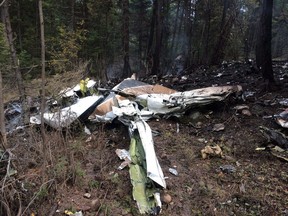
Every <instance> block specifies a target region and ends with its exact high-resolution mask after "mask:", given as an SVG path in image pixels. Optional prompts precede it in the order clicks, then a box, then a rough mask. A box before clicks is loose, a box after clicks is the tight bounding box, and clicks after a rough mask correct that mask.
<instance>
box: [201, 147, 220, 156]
mask: <svg viewBox="0 0 288 216" xmlns="http://www.w3.org/2000/svg"><path fill="white" fill-rule="evenodd" d="M201 155H202V158H203V159H206V158H207V157H209V156H212V157H215V156H216V157H223V153H222V149H221V148H220V146H219V145H216V146H210V145H207V146H205V148H204V149H202V150H201Z"/></svg>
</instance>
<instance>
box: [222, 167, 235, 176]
mask: <svg viewBox="0 0 288 216" xmlns="http://www.w3.org/2000/svg"><path fill="white" fill-rule="evenodd" d="M219 169H220V170H221V171H222V172H223V173H227V174H230V173H234V172H236V168H235V167H234V166H232V165H222V166H220V167H219Z"/></svg>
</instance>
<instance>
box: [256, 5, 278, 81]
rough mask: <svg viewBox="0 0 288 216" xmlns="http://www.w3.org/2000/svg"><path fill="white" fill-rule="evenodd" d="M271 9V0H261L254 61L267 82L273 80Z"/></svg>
mask: <svg viewBox="0 0 288 216" xmlns="http://www.w3.org/2000/svg"><path fill="white" fill-rule="evenodd" d="M272 11H273V0H263V3H262V12H261V17H260V21H259V28H258V40H257V44H256V63H257V67H258V68H259V70H260V72H261V73H262V76H263V78H264V80H265V81H266V82H268V84H271V83H274V82H275V80H274V74H273V69H272V56H271V39H272Z"/></svg>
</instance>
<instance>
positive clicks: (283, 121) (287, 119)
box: [273, 109, 288, 128]
mask: <svg viewBox="0 0 288 216" xmlns="http://www.w3.org/2000/svg"><path fill="white" fill-rule="evenodd" d="M273 117H274V118H275V121H276V122H277V123H278V124H279V125H280V126H281V127H283V128H288V109H285V110H284V111H283V112H281V113H280V114H278V115H274V116H273Z"/></svg>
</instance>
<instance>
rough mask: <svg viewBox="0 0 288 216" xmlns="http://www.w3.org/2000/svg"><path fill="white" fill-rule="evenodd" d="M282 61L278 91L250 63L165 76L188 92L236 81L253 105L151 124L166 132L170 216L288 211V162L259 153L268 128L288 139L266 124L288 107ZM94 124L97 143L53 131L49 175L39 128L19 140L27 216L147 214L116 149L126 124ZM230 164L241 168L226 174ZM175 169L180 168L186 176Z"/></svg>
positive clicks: (227, 104)
mask: <svg viewBox="0 0 288 216" xmlns="http://www.w3.org/2000/svg"><path fill="white" fill-rule="evenodd" d="M283 65H284V62H277V63H274V72H275V80H276V82H277V85H275V88H273V89H268V88H267V85H265V84H263V80H262V78H261V74H259V73H258V72H257V71H255V70H254V69H253V67H252V66H251V65H248V64H243V63H240V62H232V63H227V64H224V65H222V66H221V67H218V68H216V67H215V68H198V69H197V70H195V71H193V72H191V74H190V75H189V76H186V77H185V79H183V78H182V79H181V78H180V77H179V78H175V77H174V78H169V77H166V78H163V79H161V80H159V82H162V84H164V85H166V86H168V87H171V88H174V89H176V90H180V91H184V90H190V89H196V88H202V87H209V86H212V85H214V86H215V85H218V86H221V85H236V84H237V85H242V87H243V91H244V94H245V95H246V97H245V100H243V98H236V97H232V98H229V99H227V100H225V101H224V102H221V103H216V104H213V105H209V106H205V107H201V108H195V109H192V110H189V111H188V112H187V113H186V114H185V115H184V116H182V117H180V118H169V119H164V118H155V119H152V120H149V121H148V124H149V125H150V127H151V128H152V130H155V131H158V132H159V134H158V136H155V137H154V144H155V151H156V155H157V157H158V160H159V163H160V165H161V167H162V170H163V172H164V175H165V176H166V177H167V179H166V183H167V189H165V190H162V196H164V195H165V196H166V198H167V197H168V201H166V203H165V202H163V206H162V212H161V214H162V215H187V216H188V215H288V199H287V196H288V186H287V185H288V165H287V162H286V161H283V160H281V159H279V158H277V157H275V156H273V155H272V154H271V152H270V151H256V150H255V149H256V148H257V147H259V146H265V145H267V144H269V142H268V140H267V138H266V137H264V136H263V135H262V134H261V132H260V130H259V126H265V127H267V128H272V129H277V130H280V131H282V132H283V133H286V134H287V129H283V128H281V127H280V126H279V125H277V124H276V123H275V122H274V120H273V119H272V118H263V117H265V116H269V115H273V114H277V113H279V112H281V111H282V110H283V109H285V106H283V105H280V104H279V101H280V100H281V99H285V98H288V91H287V88H288V69H286V68H282V66H283ZM186 78H187V79H186ZM146 81H147V80H146ZM148 81H149V80H148ZM268 90H269V91H268ZM236 105H247V106H248V107H249V111H250V112H248V113H242V112H241V111H237V110H235V109H233V108H234V107H235V106H236ZM250 114H251V115H250ZM220 123H221V124H224V126H225V128H224V130H220V131H214V130H213V127H214V126H215V124H220ZM94 127H95V129H94V132H93V135H92V136H91V140H90V141H86V140H87V138H88V137H89V136H88V135H86V134H84V133H82V130H81V132H79V131H77V129H76V130H75V131H74V132H72V133H70V134H69V136H68V135H67V134H65V136H63V137H64V138H63V137H62V136H61V137H62V138H63V139H65V137H66V138H67V137H68V138H67V139H65V143H66V144H62V142H61V141H59V139H60V140H61V137H60V136H58V135H55V134H56V132H53V131H50V132H49V140H48V143H49V152H50V154H49V157H48V158H50V159H51V160H48V161H50V162H49V163H48V164H46V165H45V172H44V175H43V170H42V168H43V166H42V164H43V163H42V160H43V158H42V157H41V156H40V152H41V148H39V145H40V144H39V142H38V143H35V141H34V142H33V140H39V137H37V136H38V135H37V134H39V132H37V131H36V129H35V130H34V129H33V130H34V132H33V139H32V138H31V137H32V136H31V134H30V135H29V134H28V133H27V132H26V133H25V135H24V137H23V134H22V135H19V134H18V135H17V136H14V139H15V140H14V141H13V142H17V143H20V144H19V145H18V147H16V148H15V149H14V152H13V153H14V154H15V157H16V159H15V164H16V167H17V170H18V175H17V179H18V183H17V184H16V186H17V187H18V190H19V191H21V197H22V206H24V207H25V208H26V206H28V204H30V205H29V207H28V208H27V209H25V213H24V215H31V214H32V213H34V214H35V215H49V214H50V215H64V211H65V210H69V211H82V213H83V215H85V216H90V215H91V216H92V215H93V216H94V215H139V213H138V208H137V205H136V202H135V201H134V200H133V198H132V186H131V183H130V178H129V172H128V168H124V169H123V170H117V167H118V166H119V165H120V164H121V163H122V161H121V160H120V159H119V158H118V157H117V155H116V154H115V150H116V149H129V143H130V138H129V134H128V130H127V128H126V127H125V126H124V125H122V124H120V123H117V122H115V123H113V124H105V125H103V124H97V125H94ZM78 130H79V128H78ZM35 134H36V135H35ZM39 136H40V134H39ZM19 137H20V138H21V139H22V141H19ZM59 137H60V138H59ZM16 139H17V140H16ZM67 140H68V141H67ZM11 142H12V141H11ZM207 145H211V146H215V145H219V146H220V148H221V149H222V152H223V155H222V156H219V155H212V156H208V157H207V158H206V159H203V158H202V156H201V150H202V149H204V148H205V146H207ZM19 146H20V147H19ZM225 165H230V166H228V167H230V168H231V169H232V171H231V172H229V171H227V172H225V171H223V170H221V168H220V167H222V168H223V166H224V167H225ZM169 168H174V169H176V170H177V172H178V175H177V176H176V175H173V174H172V173H170V172H169ZM43 176H46V177H43ZM43 178H44V180H43ZM19 182H20V183H21V184H20V183H19ZM43 182H44V184H43ZM20 185H22V186H21V187H20ZM41 185H42V187H41V188H40V186H41ZM21 188H22V189H21ZM39 188H40V189H39ZM43 188H45V190H43ZM33 198H34V199H33ZM170 198H171V200H169V199H170ZM56 210H57V213H55V214H52V213H54V212H55V211H56Z"/></svg>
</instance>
